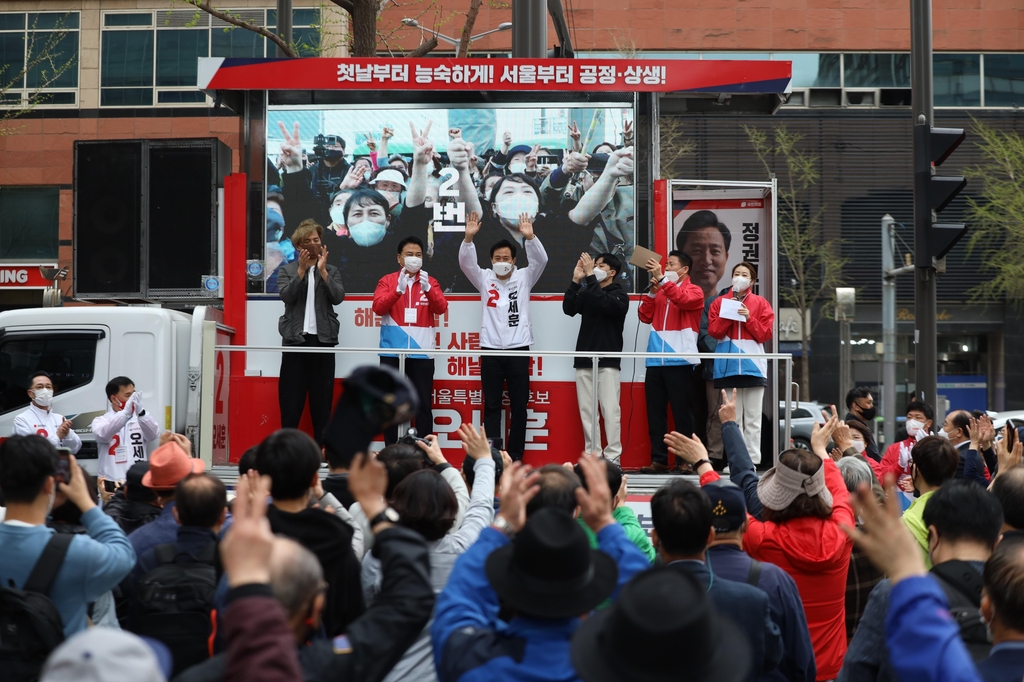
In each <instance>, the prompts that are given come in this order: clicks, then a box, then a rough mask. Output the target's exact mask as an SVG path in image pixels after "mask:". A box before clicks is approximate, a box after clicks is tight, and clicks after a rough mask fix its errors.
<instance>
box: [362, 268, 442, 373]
mask: <svg viewBox="0 0 1024 682" xmlns="http://www.w3.org/2000/svg"><path fill="white" fill-rule="evenodd" d="M404 273H405V271H404V270H399V271H398V272H392V273H391V274H390V275H384V276H383V277H381V278H380V281H379V282H378V283H377V289H376V291H374V292H373V312H374V313H376V314H377V315H380V316H381V317H383V318H384V320H383V321H382V322H381V324H380V347H381V348H406V349H410V348H434V346H435V344H434V316H435V315H444V314H445V313H446V312H448V300H447V299H446V298H445V297H444V292H442V291H441V287H440V286H439V285H438V283H437V280H436V279H434V278H433V277H430V276H429V275H428V276H427V282H428V283H429V284H430V288H429V290H427V291H423V287H422V286H421V285H420V277H419V273H417V274H416V276H415V277H411V278H410V277H409V276H408V275H406V274H404ZM399 278H402V284H404V286H403V287H402V288H403V289H404V291H400V290H399V281H400V280H399ZM382 355H384V356H385V357H394V356H393V355H392V356H388V354H387V353H383V354H382ZM409 357H410V358H426V357H428V356H426V355H410V356H409Z"/></svg>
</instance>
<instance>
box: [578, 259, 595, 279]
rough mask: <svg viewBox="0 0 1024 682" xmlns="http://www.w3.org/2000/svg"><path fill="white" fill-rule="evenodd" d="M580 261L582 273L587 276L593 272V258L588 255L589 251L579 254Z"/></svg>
mask: <svg viewBox="0 0 1024 682" xmlns="http://www.w3.org/2000/svg"><path fill="white" fill-rule="evenodd" d="M580 263H582V264H583V274H585V275H586V276H587V277H590V276H591V275H593V274H594V259H593V258H591V257H590V254H589V253H583V255H581V256H580Z"/></svg>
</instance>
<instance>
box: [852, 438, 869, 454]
mask: <svg viewBox="0 0 1024 682" xmlns="http://www.w3.org/2000/svg"><path fill="white" fill-rule="evenodd" d="M850 443H851V444H852V447H853V449H854V450H856V451H857V454H860V455H863V454H864V451H865V450H867V447H868V446H867V445H865V444H864V441H862V440H854V441H850Z"/></svg>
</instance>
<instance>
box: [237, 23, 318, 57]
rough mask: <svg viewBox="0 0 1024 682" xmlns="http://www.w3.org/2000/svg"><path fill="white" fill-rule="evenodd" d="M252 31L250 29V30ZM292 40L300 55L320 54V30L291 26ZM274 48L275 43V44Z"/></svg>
mask: <svg viewBox="0 0 1024 682" xmlns="http://www.w3.org/2000/svg"><path fill="white" fill-rule="evenodd" d="M250 33H252V31H250ZM292 42H293V43H295V45H297V46H298V48H299V49H298V53H299V56H300V57H319V56H320V31H319V30H317V29H315V28H312V27H310V28H293V29H292ZM275 48H276V45H275Z"/></svg>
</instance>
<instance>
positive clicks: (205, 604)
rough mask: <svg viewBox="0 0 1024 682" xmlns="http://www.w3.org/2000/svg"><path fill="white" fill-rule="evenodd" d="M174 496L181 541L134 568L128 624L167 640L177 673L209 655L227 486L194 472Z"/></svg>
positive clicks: (155, 551) (149, 555)
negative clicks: (220, 533) (218, 548)
mask: <svg viewBox="0 0 1024 682" xmlns="http://www.w3.org/2000/svg"><path fill="white" fill-rule="evenodd" d="M174 499H175V501H176V504H175V507H174V518H175V519H176V520H177V522H178V537H177V542H175V543H173V544H163V545H157V546H156V547H155V548H153V549H151V550H149V551H147V552H145V553H144V554H143V555H142V556H140V557H139V561H138V564H136V566H135V570H134V571H133V572H132V578H133V580H132V582H133V583H134V585H133V586H132V587H131V594H132V597H131V603H132V609H131V621H130V627H129V629H130V630H131V631H133V632H135V633H136V634H138V635H144V636H148V637H152V638H154V639H157V640H159V641H161V642H163V643H164V644H166V645H167V647H168V648H169V649H170V650H171V653H172V654H173V655H174V672H175V674H177V673H180V672H181V671H183V670H185V669H186V668H188V667H189V666H192V665H195V664H196V663H201V662H202V661H204V660H205V659H207V658H209V657H210V648H209V642H210V639H211V637H212V635H213V618H215V614H214V613H213V610H214V595H215V593H216V591H217V583H218V581H219V580H220V573H221V569H220V564H219V561H218V558H217V536H218V533H219V532H220V529H221V526H223V525H224V520H225V517H226V514H227V491H226V489H225V487H224V484H223V483H222V482H221V480H220V479H219V478H215V477H213V476H210V475H208V474H189V475H188V476H186V477H185V478H183V479H182V480H181V481H179V482H178V484H177V486H176V487H175V491H174Z"/></svg>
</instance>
